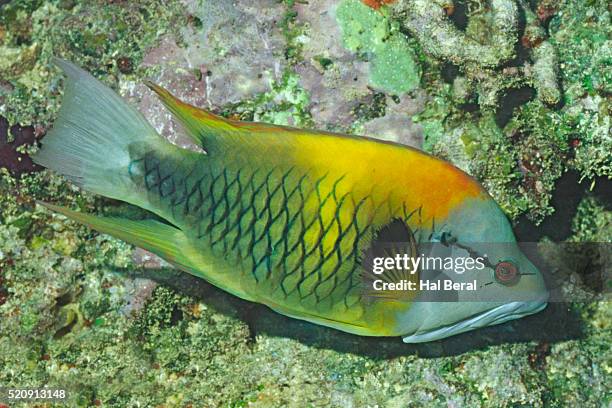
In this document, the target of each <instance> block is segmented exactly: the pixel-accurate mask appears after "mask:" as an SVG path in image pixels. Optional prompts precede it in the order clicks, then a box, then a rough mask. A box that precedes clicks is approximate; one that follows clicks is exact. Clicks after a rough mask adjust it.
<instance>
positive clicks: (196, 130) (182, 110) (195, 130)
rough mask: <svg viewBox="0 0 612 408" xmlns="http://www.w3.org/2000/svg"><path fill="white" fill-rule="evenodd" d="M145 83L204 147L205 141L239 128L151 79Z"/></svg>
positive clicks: (190, 134) (195, 140)
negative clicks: (182, 98)
mask: <svg viewBox="0 0 612 408" xmlns="http://www.w3.org/2000/svg"><path fill="white" fill-rule="evenodd" d="M145 85H147V86H148V87H149V88H150V89H151V90H152V91H153V92H155V93H156V94H157V96H158V97H159V99H160V100H161V101H162V103H163V104H164V106H166V108H168V110H169V111H170V112H172V114H173V115H174V116H175V117H176V118H177V119H178V120H179V121H180V122H181V124H183V126H185V128H186V129H187V131H188V132H189V136H191V137H192V138H193V140H194V142H196V143H197V144H198V145H200V146H202V147H204V148H206V145H207V142H210V141H211V140H214V139H215V138H218V137H220V136H222V135H223V133H227V132H235V131H238V130H239V128H238V127H237V126H235V124H233V123H232V122H231V121H229V120H227V119H225V118H223V117H221V116H219V115H215V114H214V113H212V112H209V111H207V110H204V109H200V108H198V107H195V106H193V105H190V104H188V103H185V102H183V101H181V100H180V99H178V98H177V97H175V96H174V95H172V94H171V93H170V92H169V91H168V90H166V89H164V88H162V87H161V86H159V85H156V84H154V83H153V82H151V81H145Z"/></svg>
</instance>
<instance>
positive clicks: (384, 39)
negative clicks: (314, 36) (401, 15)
mask: <svg viewBox="0 0 612 408" xmlns="http://www.w3.org/2000/svg"><path fill="white" fill-rule="evenodd" d="M336 19H337V20H338V24H339V25H340V27H341V29H342V34H343V40H344V43H345V45H346V47H347V48H348V49H349V50H351V51H353V52H356V53H358V54H360V55H363V56H364V57H365V58H368V59H371V65H370V82H371V84H372V86H374V87H375V88H377V89H380V90H382V91H385V92H389V93H392V94H402V93H405V92H408V91H411V90H413V89H415V88H417V87H418V86H419V83H420V79H421V71H420V67H419V64H418V62H417V60H416V54H415V52H414V51H413V50H412V47H411V46H410V45H409V43H408V41H407V39H406V37H405V36H404V34H402V33H401V32H400V31H399V27H398V26H397V24H396V23H394V22H393V21H392V20H390V19H389V18H388V16H386V15H385V11H384V9H381V10H378V11H376V10H373V9H372V8H370V7H368V6H366V5H365V4H363V3H362V2H361V1H359V0H344V1H343V2H342V3H341V4H340V5H339V6H338V9H337V10H336Z"/></svg>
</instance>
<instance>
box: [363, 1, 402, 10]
mask: <svg viewBox="0 0 612 408" xmlns="http://www.w3.org/2000/svg"><path fill="white" fill-rule="evenodd" d="M361 1H362V2H363V4H365V5H366V6H368V7H371V8H373V9H374V10H378V9H379V8H381V7H382V6H384V5H385V4H391V3H394V2H395V1H396V0H361Z"/></svg>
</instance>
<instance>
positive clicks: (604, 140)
mask: <svg viewBox="0 0 612 408" xmlns="http://www.w3.org/2000/svg"><path fill="white" fill-rule="evenodd" d="M611 15H612V9H611V7H610V4H609V2H607V1H605V0H559V1H557V0H461V1H460V0H455V1H453V0H398V1H389V0H363V1H360V0H342V1H323V0H308V1H305V0H233V1H230V0H200V1H197V0H183V1H177V0H175V1H163V2H162V1H139V2H131V1H127V0H117V1H110V0H109V1H103V0H90V1H83V0H57V1H51V0H47V1H36V0H23V1H6V0H0V386H8V387H41V386H43V385H45V386H49V387H57V388H65V389H67V390H68V392H69V400H68V401H67V402H66V403H67V404H68V406H108V407H127V406H141V407H157V406H159V407H175V406H176V407H189V406H191V407H200V406H203V407H213V406H230V407H239V406H260V407H277V406H291V407H293V406H295V407H307V406H313V407H318V406H321V407H327V406H337V407H363V406H371V407H376V406H377V407H421V406H445V407H479V406H486V407H523V406H525V407H539V406H545V407H548V406H552V407H564V406H571V407H603V406H610V404H612V394H611V391H610V388H611V387H610V385H611V384H612V378H611V374H612V363H611V361H612V353H611V352H610V335H611V334H612V328H611V322H612V307H610V303H609V302H608V301H605V299H606V297H605V292H606V290H607V291H609V286H610V267H609V265H606V264H607V262H608V261H610V251H609V248H608V247H607V246H606V245H598V246H596V247H594V249H591V252H589V253H588V254H586V255H588V256H585V253H583V252H580V251H577V250H573V251H572V250H561V249H559V248H561V247H558V246H555V245H553V244H554V243H556V242H561V241H566V242H573V243H587V242H599V243H605V244H609V243H610V242H611V240H612V227H611V221H612V215H611V212H610V206H611V201H612V200H611V197H612V192H611V189H610V178H611V177H612V159H611V152H612V136H611V133H610V117H611V114H610V113H611V112H610V109H611V98H610V97H611V94H612V41H611V37H610V34H611V33H612V25H611ZM54 55H55V56H60V57H62V58H65V59H68V60H71V61H74V62H75V63H77V64H79V65H81V66H83V67H84V68H85V69H87V70H88V71H90V72H91V73H92V74H93V75H95V76H96V77H98V78H99V79H101V80H102V81H104V82H105V83H106V84H108V85H109V86H111V87H112V88H114V89H116V90H117V91H118V92H119V93H120V94H121V95H122V96H124V97H125V98H126V99H128V100H129V101H130V102H131V103H132V104H134V105H136V106H138V108H139V109H140V110H141V111H142V112H143V114H144V115H145V116H146V117H147V119H148V120H149V121H150V122H151V123H152V124H153V125H154V126H155V128H156V129H157V130H158V131H159V132H160V133H161V134H163V135H164V136H166V137H168V138H169V139H170V140H171V141H172V142H174V143H178V144H181V145H185V146H187V145H188V143H189V142H188V139H187V138H185V136H184V135H183V134H182V130H181V129H180V128H179V127H178V126H177V125H176V123H175V122H174V121H173V120H172V119H171V117H170V114H169V113H167V112H166V111H165V110H164V109H163V107H162V106H161V104H160V103H159V102H158V101H157V100H156V98H155V97H154V96H153V95H152V93H151V92H150V91H149V90H148V89H147V88H146V87H145V86H144V85H143V83H142V80H143V79H145V78H146V79H151V80H152V81H154V82H156V83H159V84H160V85H162V86H164V87H166V88H168V89H170V90H171V91H172V92H173V93H175V94H176V95H177V96H179V97H180V98H182V99H183V100H186V101H187V102H190V103H193V104H196V105H198V106H202V107H204V108H207V109H210V110H212V111H213V112H216V113H219V114H221V115H224V116H226V117H231V118H235V119H242V120H255V121H264V122H273V123H278V124H288V125H293V126H297V127H306V128H317V129H326V130H331V131H339V132H344V133H353V134H362V135H368V136H372V137H377V138H381V139H386V140H392V141H396V142H400V143H405V144H408V145H411V146H415V147H418V148H421V149H424V150H426V151H428V152H430V153H432V154H435V155H437V156H439V157H442V158H445V159H447V160H450V161H451V162H453V163H454V164H455V165H456V166H458V167H460V168H462V169H463V170H465V171H467V172H468V173H470V174H472V175H473V176H475V177H476V178H478V179H479V180H480V181H481V182H482V183H483V185H484V186H485V187H486V188H487V190H488V191H489V192H490V193H491V195H492V196H493V197H494V198H495V199H496V200H497V202H498V203H499V204H500V205H501V206H502V208H503V209H504V211H505V212H506V213H507V214H508V216H509V218H510V219H511V220H512V221H513V223H514V225H515V231H516V233H517V237H518V238H519V240H522V241H532V242H539V243H540V244H541V246H542V252H543V253H545V254H546V255H547V256H549V257H554V258H555V259H557V263H558V265H572V271H571V273H570V274H568V276H567V279H565V280H564V281H563V289H564V291H565V292H567V293H572V294H573V295H575V296H572V297H571V299H572V301H568V302H565V303H558V302H557V303H553V304H550V305H549V307H548V308H547V309H546V310H545V311H543V312H541V313H539V314H537V315H534V316H531V317H528V318H525V319H521V320H518V321H513V322H510V323H507V324H504V325H501V326H496V327H491V328H487V329H482V330H479V331H476V332H471V333H467V334H464V335H459V336H456V337H454V338H450V339H446V340H442V341H436V342H432V343H426V344H422V345H416V346H415V345H406V344H403V343H401V340H400V339H369V338H360V337H357V336H352V335H348V334H344V333H341V332H338V331H334V330H332V329H326V328H323V327H319V326H315V325H312V324H308V323H305V322H301V321H297V320H292V319H289V318H286V317H284V316H280V315H278V314H275V313H273V312H271V311H269V310H268V309H266V308H265V307H262V306H258V305H254V304H250V303H248V302H245V301H241V300H239V299H236V298H233V297H232V296H230V295H228V294H226V293H223V292H221V291H219V290H217V289H215V288H213V287H211V286H209V285H208V284H206V283H204V282H202V281H201V280H197V279H196V278H192V277H189V276H186V275H184V274H181V273H180V272H178V271H176V270H173V269H171V268H170V267H169V265H167V264H165V263H164V262H163V261H160V260H159V259H157V258H155V257H154V256H152V255H150V254H148V253H146V252H144V251H143V250H140V249H135V248H133V247H132V246H130V245H128V244H126V243H124V242H122V241H119V240H117V239H113V238H111V237H109V236H107V235H102V234H98V233H96V232H93V231H91V230H90V229H88V228H86V227H84V226H81V225H78V224H76V223H75V222H72V221H69V220H67V219H66V218H65V217H63V216H60V215H57V214H54V213H51V212H50V211H48V210H46V209H44V208H43V207H41V206H39V205H37V204H36V200H43V201H47V202H52V203H55V204H59V205H63V206H67V207H70V208H73V209H78V210H81V211H87V212H90V213H96V214H104V215H117V214H121V215H122V216H133V217H142V216H143V214H142V212H141V211H140V210H138V209H135V208H133V207H131V206H129V205H126V204H123V203H121V202H118V201H113V200H109V199H105V198H101V197H97V196H94V195H92V194H89V193H87V192H83V191H81V190H79V189H78V188H77V187H75V186H73V185H71V184H69V183H68V182H66V181H65V180H64V179H62V178H61V177H59V176H57V175H54V174H52V173H50V172H47V171H43V170H42V169H41V168H39V167H38V166H36V165H34V164H33V163H32V162H31V160H30V159H29V157H28V153H29V152H32V151H34V150H36V148H37V147H36V144H37V141H39V140H41V139H42V138H44V135H45V133H46V132H47V130H48V129H50V128H51V126H52V125H53V121H54V118H55V117H56V115H57V111H58V108H59V105H60V104H61V98H62V89H63V79H62V76H61V74H60V72H59V70H58V69H57V68H56V67H54V66H53V65H52V64H51V63H50V59H51V57H52V56H54ZM559 268H561V266H559ZM576 294H579V295H580V294H581V295H584V296H578V295H576ZM577 299H582V300H581V301H577ZM3 404H6V402H5V401H0V406H3ZM37 404H38V406H47V405H49V406H51V405H54V404H53V403H42V402H38V403H37ZM56 405H57V406H62V405H63V404H62V403H57V404H56Z"/></svg>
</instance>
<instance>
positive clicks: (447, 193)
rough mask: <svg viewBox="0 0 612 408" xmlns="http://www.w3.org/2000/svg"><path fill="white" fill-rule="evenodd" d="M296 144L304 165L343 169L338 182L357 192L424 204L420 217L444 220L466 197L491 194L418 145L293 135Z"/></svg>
mask: <svg viewBox="0 0 612 408" xmlns="http://www.w3.org/2000/svg"><path fill="white" fill-rule="evenodd" d="M294 149H295V153H294V155H295V156H294V160H295V161H296V162H297V163H299V164H300V165H301V166H303V167H304V168H310V169H313V171H315V170H321V172H324V171H325V172H329V173H330V174H344V175H345V177H344V178H343V183H342V185H343V186H344V188H347V189H350V190H351V191H352V192H353V193H354V194H356V196H357V197H359V196H367V195H370V196H373V198H374V199H376V200H377V201H385V200H390V202H392V205H393V206H401V205H406V206H407V207H408V209H409V210H412V209H416V208H419V207H422V216H423V217H424V219H430V218H435V219H436V220H443V219H445V218H446V217H447V216H448V214H449V212H450V211H451V210H453V209H454V208H455V207H456V206H458V205H460V204H461V203H462V202H464V200H465V199H467V198H476V197H481V198H482V199H488V198H489V196H488V195H487V193H486V192H485V191H484V190H483V189H482V187H481V186H480V185H479V184H478V183H477V182H476V180H474V179H473V178H471V177H470V176H468V175H467V174H465V173H464V172H462V171H461V170H459V169H457V168H456V167H454V166H453V165H451V164H450V163H447V162H445V161H443V160H440V159H437V158H435V157H432V156H429V155H427V154H425V153H423V152H421V151H418V150H416V149H412V148H406V147H403V146H399V145H396V144H391V143H377V142H374V141H372V140H369V139H365V138H351V137H330V136H325V135H316V136H314V137H313V136H310V137H309V136H308V134H303V135H299V136H297V137H296V143H295V145H294ZM323 163H325V164H324V165H323Z"/></svg>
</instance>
